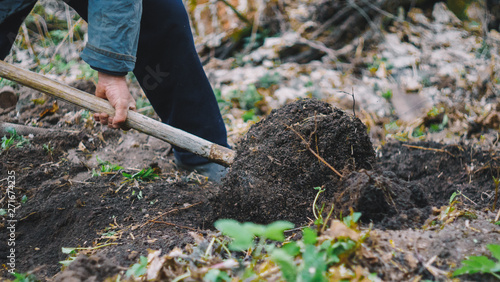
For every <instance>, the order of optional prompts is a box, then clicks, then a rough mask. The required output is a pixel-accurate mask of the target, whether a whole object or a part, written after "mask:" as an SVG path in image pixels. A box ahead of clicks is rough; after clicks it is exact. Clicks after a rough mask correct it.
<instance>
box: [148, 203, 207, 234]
mask: <svg viewBox="0 0 500 282" xmlns="http://www.w3.org/2000/svg"><path fill="white" fill-rule="evenodd" d="M201 203H203V202H202V201H200V202H198V203H195V204H192V205H189V206H187V207H183V208H178V209H172V210H169V211H167V212H164V213H161V214H160V215H159V216H157V217H155V218H153V219H150V220H148V221H146V222H145V223H143V224H142V225H141V226H139V228H142V227H144V226H145V225H147V224H148V223H150V222H156V221H157V220H158V219H160V218H161V217H162V216H164V215H167V214H169V213H173V212H177V211H181V210H187V209H189V208H192V207H194V206H197V205H199V204H201Z"/></svg>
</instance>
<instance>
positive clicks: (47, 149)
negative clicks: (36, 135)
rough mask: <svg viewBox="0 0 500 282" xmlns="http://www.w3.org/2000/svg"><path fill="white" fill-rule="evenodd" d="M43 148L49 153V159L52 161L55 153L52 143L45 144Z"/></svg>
mask: <svg viewBox="0 0 500 282" xmlns="http://www.w3.org/2000/svg"><path fill="white" fill-rule="evenodd" d="M42 148H43V150H45V152H46V153H47V155H49V157H50V158H51V159H52V154H53V153H54V147H52V145H51V144H50V142H49V143H47V144H43V145H42Z"/></svg>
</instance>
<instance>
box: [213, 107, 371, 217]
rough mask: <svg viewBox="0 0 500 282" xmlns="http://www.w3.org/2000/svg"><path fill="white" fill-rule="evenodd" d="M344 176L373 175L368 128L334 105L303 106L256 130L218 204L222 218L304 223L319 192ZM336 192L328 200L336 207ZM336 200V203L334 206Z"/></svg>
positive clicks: (248, 138) (276, 114) (275, 116)
mask: <svg viewBox="0 0 500 282" xmlns="http://www.w3.org/2000/svg"><path fill="white" fill-rule="evenodd" d="M311 150H312V151H314V153H315V154H317V155H319V156H320V157H322V158H324V160H325V161H326V162H327V163H328V164H330V165H331V166H333V167H334V168H335V169H336V170H337V171H340V172H341V173H344V174H346V173H348V172H349V171H352V170H356V169H371V167H372V163H374V161H375V153H374V151H373V148H372V143H371V141H370V139H369V137H368V135H367V133H366V127H365V125H364V124H363V123H362V122H361V121H360V120H359V119H358V118H356V117H353V116H351V115H348V114H346V113H345V112H343V111H342V110H339V109H337V108H333V107H332V106H331V105H330V104H327V103H325V102H321V101H318V100H313V99H305V100H299V101H297V102H295V103H292V104H289V105H286V106H284V107H283V108H281V109H279V110H274V111H273V112H272V113H271V114H270V115H269V116H268V117H267V118H266V119H264V120H263V121H261V122H259V123H257V124H256V125H254V126H253V127H252V128H251V129H250V130H249V132H248V133H247V134H246V136H245V138H244V139H243V140H242V141H241V143H240V144H239V146H238V148H237V156H236V161H235V162H234V164H233V165H232V166H231V170H230V171H229V173H228V176H227V177H226V179H225V182H224V183H223V188H222V191H221V193H220V195H218V197H216V198H215V199H214V200H213V203H214V209H215V211H216V212H217V215H218V217H219V218H227V217H229V218H235V219H238V220H241V221H253V222H259V223H268V222H271V221H274V220H289V221H292V222H294V223H304V222H305V221H307V218H308V217H312V209H311V203H312V201H313V200H314V198H315V195H316V193H317V190H315V189H314V187H318V186H322V185H324V184H325V183H327V182H329V183H330V182H332V181H333V182H334V183H335V182H338V179H339V176H338V175H337V174H336V173H335V172H334V171H333V170H332V169H331V168H329V167H328V166H327V165H325V163H324V162H322V161H321V160H320V159H319V158H318V157H317V156H315V155H314V154H313V153H312V152H311ZM334 190H335V188H334V187H331V188H330V189H328V190H327V191H326V192H325V193H323V194H322V199H321V201H325V200H326V201H331V199H332V195H333V193H334V192H335V191H334ZM329 199H330V200H329Z"/></svg>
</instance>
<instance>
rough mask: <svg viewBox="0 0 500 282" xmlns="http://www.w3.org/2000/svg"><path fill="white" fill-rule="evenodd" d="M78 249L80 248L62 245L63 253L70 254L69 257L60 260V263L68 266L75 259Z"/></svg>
mask: <svg viewBox="0 0 500 282" xmlns="http://www.w3.org/2000/svg"><path fill="white" fill-rule="evenodd" d="M77 249H78V248H66V247H62V248H61V250H62V253H63V254H67V255H68V259H66V260H63V261H60V262H59V263H60V264H62V265H63V266H68V265H70V264H71V263H72V262H73V261H74V260H75V259H76V255H77Z"/></svg>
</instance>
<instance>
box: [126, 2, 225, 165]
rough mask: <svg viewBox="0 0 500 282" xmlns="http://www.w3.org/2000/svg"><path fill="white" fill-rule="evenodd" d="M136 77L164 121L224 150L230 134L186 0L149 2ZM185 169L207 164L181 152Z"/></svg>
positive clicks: (146, 6) (144, 14) (203, 160)
mask: <svg viewBox="0 0 500 282" xmlns="http://www.w3.org/2000/svg"><path fill="white" fill-rule="evenodd" d="M134 73H135V75H136V77H137V79H138V81H139V83H140V84H141V86H142V88H143V89H144V91H145V93H146V95H147V97H148V99H149V100H150V102H151V104H152V106H153V108H154V109H155V111H156V112H157V113H158V115H159V116H160V118H161V119H162V121H163V122H166V123H168V124H170V125H172V126H174V127H177V128H180V129H182V130H185V131H187V132H190V133H192V134H194V135H197V136H199V137H201V138H204V139H207V140H209V141H212V142H214V143H217V144H219V145H222V146H228V144H227V133H226V128H225V126H224V122H223V120H222V117H221V114H220V111H219V107H218V104H217V101H216V99H215V95H214V93H213V90H212V87H211V86H210V83H209V82H208V79H207V77H206V74H205V72H204V70H203V67H202V65H201V63H200V59H199V57H198V54H197V52H196V49H195V46H194V42H193V36H192V33H191V29H190V26H189V19H188V16H187V13H186V10H185V7H184V5H183V3H182V1H181V0H144V1H143V16H142V20H141V31H140V37H139V47H138V51H137V62H136V67H135V70H134ZM174 154H175V156H176V158H177V159H179V160H180V161H182V162H183V163H185V164H190V165H196V164H202V163H206V162H207V160H206V159H204V158H201V157H198V156H196V155H194V154H192V153H188V152H186V151H184V150H181V149H178V148H176V149H175V151H174Z"/></svg>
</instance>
